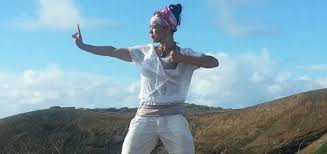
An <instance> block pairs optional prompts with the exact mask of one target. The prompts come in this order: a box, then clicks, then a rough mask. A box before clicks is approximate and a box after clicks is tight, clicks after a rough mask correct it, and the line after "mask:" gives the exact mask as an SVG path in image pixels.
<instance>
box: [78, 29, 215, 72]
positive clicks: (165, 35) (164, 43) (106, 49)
mask: <svg viewBox="0 0 327 154" xmlns="http://www.w3.org/2000/svg"><path fill="white" fill-rule="evenodd" d="M149 33H150V36H151V38H152V40H153V42H155V43H159V47H158V48H157V50H156V52H157V53H158V54H161V52H163V51H167V52H169V53H166V55H168V56H169V57H170V61H171V62H173V63H186V64H193V65H197V66H199V67H204V68H213V67H217V66H218V65H219V63H218V60H217V59H216V58H214V57H212V56H207V55H203V56H201V57H193V56H185V55H182V54H180V53H179V52H177V51H175V50H173V49H174V45H175V41H174V38H173V33H172V31H171V29H170V28H169V27H163V26H161V25H159V24H152V25H150V30H149ZM72 37H73V38H74V39H75V44H76V45H77V47H79V48H80V49H82V50H85V51H87V52H90V53H93V54H96V55H101V56H110V57H115V58H118V59H121V60H124V61H127V62H132V58H131V56H130V53H129V50H128V49H127V48H114V47H112V46H93V45H88V44H85V43H83V37H82V34H81V31H80V28H79V25H77V32H76V33H75V34H74V35H72ZM175 49H177V50H179V47H178V48H175Z"/></svg>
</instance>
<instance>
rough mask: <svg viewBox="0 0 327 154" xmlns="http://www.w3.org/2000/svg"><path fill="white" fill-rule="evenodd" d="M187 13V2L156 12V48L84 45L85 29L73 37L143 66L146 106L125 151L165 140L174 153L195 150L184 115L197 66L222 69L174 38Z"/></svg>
mask: <svg viewBox="0 0 327 154" xmlns="http://www.w3.org/2000/svg"><path fill="white" fill-rule="evenodd" d="M181 12H182V6H181V5H180V4H177V5H170V6H169V7H165V8H163V9H161V10H160V11H156V12H155V13H154V14H153V16H152V17H151V20H150V31H149V33H150V36H151V38H152V40H153V42H154V43H156V44H157V45H156V46H154V45H152V44H149V45H143V46H136V47H130V48H114V47H112V46H92V45H87V44H84V43H83V40H82V35H81V32H80V30H79V28H78V32H77V33H75V34H74V35H73V37H74V38H75V42H76V45H77V46H78V47H79V48H80V49H82V50H85V51H88V52H91V53H94V54H97V55H102V56H110V57H115V58H118V59H121V60H124V61H127V62H132V63H134V64H137V65H139V66H140V67H141V90H140V94H139V98H140V105H139V108H138V111H137V113H136V116H135V117H134V118H133V119H132V121H131V123H130V126H129V131H128V133H127V135H126V137H125V140H124V143H123V147H122V153H123V154H128V153H133V154H149V153H150V152H151V151H152V150H153V148H154V147H155V146H156V144H157V142H158V140H159V139H160V140H161V141H162V143H163V145H164V147H165V148H166V150H167V151H168V152H169V153H178V154H192V153H195V152H194V151H195V150H194V143H193V139H192V134H191V132H190V130H189V127H188V122H187V120H186V119H185V117H184V102H185V98H186V94H187V91H188V88H189V85H190V82H191V78H192V74H193V72H194V70H196V69H197V68H199V67H204V68H213V67H217V66H218V61H217V59H216V58H214V57H212V56H208V55H205V54H200V53H197V52H194V51H192V50H191V49H187V48H181V47H179V46H178V45H177V44H176V42H175V40H174V37H173V36H174V32H176V31H177V26H178V25H180V14H181Z"/></svg>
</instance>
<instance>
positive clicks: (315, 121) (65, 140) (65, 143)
mask: <svg viewBox="0 0 327 154" xmlns="http://www.w3.org/2000/svg"><path fill="white" fill-rule="evenodd" d="M135 111H136V109H135V108H134V109H133V108H132V109H131V108H120V109H115V108H108V109H75V108H73V107H71V108H61V107H53V108H50V109H45V110H39V111H33V112H29V113H24V114H19V115H15V116H11V117H7V118H4V119H0V151H1V152H4V153H113V154H114V153H120V150H121V145H122V142H123V139H124V137H125V135H126V133H127V128H128V125H129V121H130V119H131V118H132V117H133V116H134V114H135ZM187 111H188V114H187V115H188V116H187V118H188V120H189V124H190V128H191V130H192V134H193V136H194V141H195V145H196V151H197V153H199V154H202V153H203V154H216V153H221V152H224V153H246V154H249V153H296V152H301V153H314V151H315V150H317V149H318V148H319V147H320V146H321V145H323V144H325V143H327V138H326V135H327V89H320V90H314V91H309V92H304V93H300V94H296V95H292V96H288V97H284V98H281V99H278V100H274V101H271V102H266V103H262V104H259V105H255V106H251V107H247V108H244V109H237V110H233V109H228V110H226V109H222V108H212V107H207V106H198V105H194V104H188V105H187ZM153 153H165V152H164V151H163V150H162V147H161V146H158V147H157V148H156V150H155V151H153Z"/></svg>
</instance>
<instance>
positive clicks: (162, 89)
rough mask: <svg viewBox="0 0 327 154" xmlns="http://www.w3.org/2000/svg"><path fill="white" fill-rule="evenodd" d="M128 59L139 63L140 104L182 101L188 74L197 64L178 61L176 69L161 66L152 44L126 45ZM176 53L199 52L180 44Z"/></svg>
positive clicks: (189, 80)
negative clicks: (128, 53) (182, 46)
mask: <svg viewBox="0 0 327 154" xmlns="http://www.w3.org/2000/svg"><path fill="white" fill-rule="evenodd" d="M129 51H130V55H131V57H132V63H134V64H137V65H139V66H141V78H140V79H141V84H140V86H141V89H140V93H139V98H140V104H144V105H168V104H172V103H181V102H185V99H186V95H187V91H188V88H189V86H190V83H191V79H192V74H193V72H194V70H196V69H197V68H199V66H196V65H192V64H185V63H178V65H177V67H176V69H164V67H163V64H162V62H161V60H163V61H165V59H164V58H162V59H161V60H160V58H159V57H158V55H157V54H156V52H155V48H154V46H153V45H152V44H147V45H144V46H135V47H131V48H129ZM180 53H181V54H183V55H187V56H196V57H199V56H201V55H202V54H201V53H197V52H194V51H193V50H192V49H189V48H180Z"/></svg>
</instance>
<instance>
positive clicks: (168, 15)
mask: <svg viewBox="0 0 327 154" xmlns="http://www.w3.org/2000/svg"><path fill="white" fill-rule="evenodd" d="M154 22H156V23H158V24H159V25H161V26H169V27H170V28H171V29H172V30H173V31H176V30H177V19H176V17H175V15H174V14H173V12H172V11H171V10H170V9H169V7H165V8H163V9H161V10H160V11H156V12H155V13H154V14H153V16H152V17H151V19H150V24H152V23H154Z"/></svg>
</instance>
